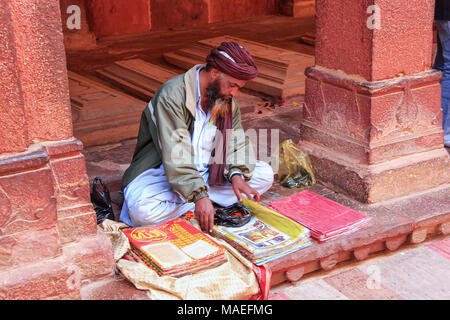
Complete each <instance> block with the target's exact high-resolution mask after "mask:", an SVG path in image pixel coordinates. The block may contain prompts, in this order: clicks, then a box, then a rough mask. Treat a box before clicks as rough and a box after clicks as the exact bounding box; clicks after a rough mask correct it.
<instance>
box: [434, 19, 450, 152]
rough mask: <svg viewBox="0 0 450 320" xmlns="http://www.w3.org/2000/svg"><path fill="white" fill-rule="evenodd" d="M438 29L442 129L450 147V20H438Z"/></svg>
mask: <svg viewBox="0 0 450 320" xmlns="http://www.w3.org/2000/svg"><path fill="white" fill-rule="evenodd" d="M436 25H437V31H438V41H439V43H438V52H437V54H436V62H435V65H434V67H435V68H436V69H438V70H441V71H442V79H441V86H442V95H441V98H442V114H443V117H442V129H443V130H444V145H445V146H446V147H450V112H449V108H450V21H447V20H436Z"/></svg>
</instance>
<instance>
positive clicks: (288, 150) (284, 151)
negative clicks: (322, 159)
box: [278, 139, 316, 189]
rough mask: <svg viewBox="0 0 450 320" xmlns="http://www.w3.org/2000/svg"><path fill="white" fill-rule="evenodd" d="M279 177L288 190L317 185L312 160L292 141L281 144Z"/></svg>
mask: <svg viewBox="0 0 450 320" xmlns="http://www.w3.org/2000/svg"><path fill="white" fill-rule="evenodd" d="M278 177H279V179H280V184H281V185H282V186H284V187H288V188H299V189H305V188H309V187H312V186H313V185H314V184H315V183H316V177H315V176H314V170H313V167H312V164H311V160H310V159H309V156H308V154H307V153H305V152H303V151H302V150H301V149H300V148H299V147H298V145H296V144H295V143H294V142H293V141H292V140H291V139H288V140H285V141H283V142H282V143H281V145H280V149H279V167H278Z"/></svg>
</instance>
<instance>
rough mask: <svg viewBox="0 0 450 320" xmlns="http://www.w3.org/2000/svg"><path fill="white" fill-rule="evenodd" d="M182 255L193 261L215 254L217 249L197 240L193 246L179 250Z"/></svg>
mask: <svg viewBox="0 0 450 320" xmlns="http://www.w3.org/2000/svg"><path fill="white" fill-rule="evenodd" d="M181 250H183V252H184V253H186V254H187V255H189V256H191V257H192V258H194V259H202V258H204V257H206V256H208V255H210V254H213V253H215V252H216V251H218V250H219V248H217V247H215V246H213V245H211V244H209V243H208V242H206V241H203V240H198V241H196V242H194V243H193V244H190V245H188V246H186V247H183V248H181Z"/></svg>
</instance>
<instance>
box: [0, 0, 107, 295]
mask: <svg viewBox="0 0 450 320" xmlns="http://www.w3.org/2000/svg"><path fill="white" fill-rule="evenodd" d="M0 50H1V52H2V62H3V63H0V78H1V83H0V112H1V117H0V134H1V139H2V143H1V144H0V300H4V299H42V298H56V299H60V298H68V299H76V298H79V297H80V288H81V286H82V281H84V280H92V279H95V278H98V277H104V276H106V275H110V274H111V273H112V270H113V269H112V268H113V258H112V250H111V244H110V243H109V240H108V239H107V238H106V237H105V236H104V235H103V234H101V233H98V230H97V224H96V216H95V212H94V211H93V208H92V205H91V203H90V201H89V184H88V179H87V175H86V170H85V163H84V158H83V155H82V154H81V153H80V151H81V149H82V145H81V143H80V142H79V141H78V140H76V139H74V138H73V135H72V119H71V111H70V103H69V94H68V81H67V70H66V63H65V53H64V46H63V38H62V29H61V18H60V11H59V5H58V0H28V1H23V0H20V1H19V0H0Z"/></svg>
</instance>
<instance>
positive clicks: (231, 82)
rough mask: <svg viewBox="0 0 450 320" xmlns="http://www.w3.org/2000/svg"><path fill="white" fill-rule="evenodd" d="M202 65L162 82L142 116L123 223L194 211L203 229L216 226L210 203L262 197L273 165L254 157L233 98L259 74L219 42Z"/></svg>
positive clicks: (246, 57) (235, 49)
mask: <svg viewBox="0 0 450 320" xmlns="http://www.w3.org/2000/svg"><path fill="white" fill-rule="evenodd" d="M206 62H207V64H206V66H205V65H196V66H195V67H193V68H191V69H190V70H188V71H187V72H186V73H185V74H182V75H179V76H177V77H174V78H172V79H170V80H168V81H167V82H166V83H164V84H163V85H162V86H161V87H160V88H159V89H158V91H157V92H156V93H155V95H154V96H153V98H152V99H151V101H150V102H149V104H148V107H147V108H146V109H145V110H144V112H143V113H142V117H141V123H140V128H139V134H138V140H137V144H136V149H135V152H134V155H133V159H132V162H131V165H130V167H129V168H128V169H127V170H126V171H125V173H124V176H123V180H122V185H123V191H124V197H125V201H124V204H123V207H122V212H121V214H120V220H121V221H122V222H125V223H126V224H128V225H130V226H133V227H138V226H144V225H155V224H160V223H163V222H166V221H169V220H172V219H175V218H177V217H179V216H181V215H183V214H184V213H186V211H188V210H191V211H194V212H195V216H196V218H197V219H198V220H199V223H200V226H201V228H202V230H203V231H205V232H210V231H211V230H212V227H213V226H214V207H213V204H212V202H215V203H217V204H219V205H221V206H229V205H232V204H233V203H235V202H237V201H241V200H242V194H244V195H245V196H247V197H248V198H250V199H251V198H252V197H253V199H254V200H256V201H259V199H260V194H262V193H264V192H266V191H267V190H268V189H269V188H270V187H271V186H272V183H273V170H272V168H271V167H270V166H269V165H268V164H267V163H264V162H261V161H256V160H255V156H254V153H253V148H252V146H251V144H250V141H249V140H248V138H246V137H245V135H244V131H243V128H242V125H241V113H240V110H239V106H238V105H237V103H236V101H235V100H234V98H233V97H234V96H235V95H236V93H237V91H238V89H239V88H241V87H243V86H244V85H245V84H246V82H247V81H248V80H250V79H253V78H255V77H256V76H257V74H258V69H257V67H256V65H255V62H254V60H253V58H252V57H251V55H250V54H249V53H248V52H247V50H246V49H245V48H243V47H241V46H240V45H239V44H237V43H236V42H222V44H221V45H220V46H219V47H216V48H214V49H213V50H211V53H210V54H209V56H208V57H207V58H206Z"/></svg>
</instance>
